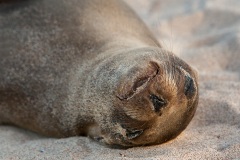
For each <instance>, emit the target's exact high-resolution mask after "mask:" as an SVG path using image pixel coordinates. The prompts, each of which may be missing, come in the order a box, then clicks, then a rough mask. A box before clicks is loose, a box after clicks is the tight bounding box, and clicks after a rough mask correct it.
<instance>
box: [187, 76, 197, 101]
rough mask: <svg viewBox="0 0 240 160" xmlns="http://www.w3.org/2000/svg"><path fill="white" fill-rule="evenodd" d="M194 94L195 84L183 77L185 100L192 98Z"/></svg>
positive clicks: (188, 78) (189, 78) (188, 77)
mask: <svg viewBox="0 0 240 160" xmlns="http://www.w3.org/2000/svg"><path fill="white" fill-rule="evenodd" d="M195 92H196V88H195V84H194V81H193V79H192V78H191V77H190V76H189V75H186V76H185V86H184V94H185V95H186V96H187V98H192V97H193V96H194V94H195Z"/></svg>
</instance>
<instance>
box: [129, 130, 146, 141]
mask: <svg viewBox="0 0 240 160" xmlns="http://www.w3.org/2000/svg"><path fill="white" fill-rule="evenodd" d="M142 133H143V130H130V129H126V136H127V138H128V139H134V138H137V137H138V136H140V135H141V134H142Z"/></svg>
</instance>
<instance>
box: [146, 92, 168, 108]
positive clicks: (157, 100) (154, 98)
mask: <svg viewBox="0 0 240 160" xmlns="http://www.w3.org/2000/svg"><path fill="white" fill-rule="evenodd" d="M150 99H151V101H152V103H153V106H154V110H155V112H159V111H160V109H161V108H163V107H165V105H166V104H167V103H166V102H165V101H164V100H163V99H162V98H159V97H157V96H156V95H150Z"/></svg>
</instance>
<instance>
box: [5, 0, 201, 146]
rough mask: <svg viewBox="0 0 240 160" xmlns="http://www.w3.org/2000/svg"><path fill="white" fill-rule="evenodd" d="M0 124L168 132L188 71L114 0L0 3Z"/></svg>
mask: <svg viewBox="0 0 240 160" xmlns="http://www.w3.org/2000/svg"><path fill="white" fill-rule="evenodd" d="M0 57H1V60H0V123H1V124H13V125H17V126H20V127H23V128H26V129H29V130H32V131H35V132H38V133H41V134H43V135H47V136H52V137H69V136H77V135H88V136H90V137H92V138H94V139H96V140H99V141H100V142H104V143H107V144H118V145H122V146H138V145H145V144H146V145H147V144H158V143H162V142H165V141H167V140H169V139H172V138H174V137H176V136H177V135H178V134H179V133H181V131H182V130H183V129H185V128H186V126H187V125H188V123H189V122H190V120H191V119H192V117H193V115H194V113H195V110H196V106H197V101H198V87H197V78H196V73H195V72H194V71H193V70H192V69H191V67H190V66H189V65H187V64H186V63H185V62H184V61H182V60H181V59H179V58H178V57H176V56H175V55H173V54H172V53H171V52H168V51H166V50H164V49H163V48H162V47H161V45H160V44H159V43H158V42H157V40H156V39H155V38H154V37H153V35H152V34H151V32H150V31H149V30H148V29H147V27H146V26H145V24H144V23H143V22H142V21H141V20H140V19H139V18H138V17H137V16H136V14H135V13H134V12H133V11H132V10H131V9H129V7H128V6H127V5H126V4H125V3H124V2H122V1H120V0H69V1H65V0H41V1H39V0H22V1H9V2H5V3H0Z"/></svg>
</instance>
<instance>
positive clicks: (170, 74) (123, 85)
mask: <svg viewBox="0 0 240 160" xmlns="http://www.w3.org/2000/svg"><path fill="white" fill-rule="evenodd" d="M124 59H127V60H124ZM113 60H115V62H114V63H113V62H111V65H112V67H111V68H112V71H111V75H112V74H114V77H118V78H117V83H115V84H117V85H116V90H115V91H114V92H113V94H114V96H115V97H114V99H112V101H111V103H112V106H111V112H109V114H111V115H110V116H106V117H110V119H108V120H107V121H106V120H105V121H103V123H105V124H104V125H100V126H101V135H100V136H99V137H101V138H99V139H101V140H102V141H103V142H105V143H107V144H113V145H114V144H117V145H121V146H139V145H150V144H160V143H164V142H166V141H168V140H171V139H173V138H175V137H176V136H177V135H179V134H180V133H181V132H182V131H183V130H184V129H185V128H186V127H187V125H188V124H189V122H190V121H191V119H192V118H193V116H194V113H195V111H196V107H197V104H198V83H197V75H196V72H195V71H194V70H193V69H192V68H191V67H190V66H189V65H188V64H187V63H185V62H184V61H183V60H181V59H179V58H178V57H176V56H175V55H174V54H172V53H171V52H168V51H166V50H164V49H162V48H140V49H135V50H131V51H128V53H127V54H126V53H125V54H124V56H115V57H114V58H113ZM117 66H118V67H117ZM113 72H114V73H113ZM111 75H108V76H106V77H111ZM108 83H111V82H108Z"/></svg>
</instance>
